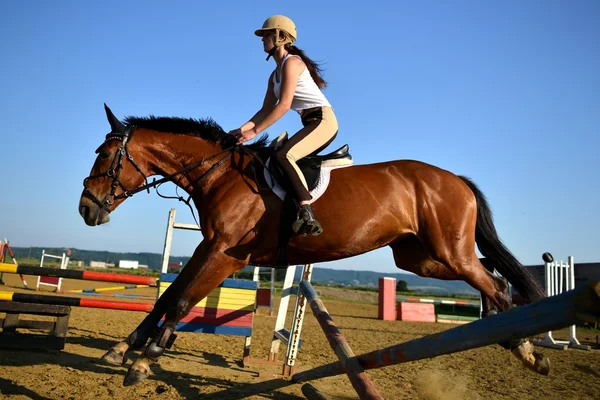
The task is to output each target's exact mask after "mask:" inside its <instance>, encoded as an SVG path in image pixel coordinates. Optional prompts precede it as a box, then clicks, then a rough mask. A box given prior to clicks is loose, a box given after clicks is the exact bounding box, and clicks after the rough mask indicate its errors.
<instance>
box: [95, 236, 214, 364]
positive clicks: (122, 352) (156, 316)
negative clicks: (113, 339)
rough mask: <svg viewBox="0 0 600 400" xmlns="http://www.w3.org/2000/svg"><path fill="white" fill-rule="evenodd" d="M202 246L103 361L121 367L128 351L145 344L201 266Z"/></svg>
mask: <svg viewBox="0 0 600 400" xmlns="http://www.w3.org/2000/svg"><path fill="white" fill-rule="evenodd" d="M204 246H205V243H204V242H202V243H200V245H199V246H198V247H197V248H196V250H195V251H194V254H193V255H192V257H191V258H190V260H189V261H188V263H187V264H186V266H185V268H183V270H182V271H181V273H180V274H179V275H178V276H177V278H176V279H175V281H174V282H173V283H172V284H171V285H170V286H169V287H168V288H167V290H165V292H164V293H163V294H162V296H160V298H158V300H157V301H156V303H155V304H154V308H153V309H152V311H151V312H150V313H149V314H148V315H147V316H146V318H144V320H143V321H142V322H141V323H140V325H138V327H137V328H135V330H134V331H133V332H131V333H130V334H129V336H128V337H127V339H125V341H123V342H119V343H117V344H116V345H114V346H113V347H112V348H111V349H110V350H109V351H108V352H106V354H104V355H103V356H102V360H103V361H105V362H107V363H109V364H112V365H123V364H125V363H126V362H127V352H128V351H129V350H133V349H140V348H142V347H143V346H144V345H145V344H146V342H147V341H148V339H149V338H150V336H151V335H152V333H153V331H155V330H156V329H157V326H158V323H159V322H160V319H161V318H162V317H163V316H164V315H165V313H166V312H167V311H168V310H169V309H170V308H172V307H173V305H174V304H176V303H177V300H178V299H179V298H180V296H181V294H182V293H183V292H184V290H185V287H186V285H187V283H188V282H190V281H191V280H192V279H194V276H196V274H197V273H198V270H199V269H200V267H201V266H202V263H203V258H204V257H205V255H206V250H205V249H204V248H203V247H204Z"/></svg>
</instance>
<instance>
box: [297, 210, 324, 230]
mask: <svg viewBox="0 0 600 400" xmlns="http://www.w3.org/2000/svg"><path fill="white" fill-rule="evenodd" d="M292 229H293V230H294V232H295V233H297V234H299V235H308V234H310V235H313V236H317V235H320V234H321V232H323V228H321V224H320V223H319V221H317V220H316V219H315V215H314V214H313V211H312V207H311V206H310V204H303V205H301V206H300V207H299V208H298V219H297V220H296V221H294V224H293V225H292Z"/></svg>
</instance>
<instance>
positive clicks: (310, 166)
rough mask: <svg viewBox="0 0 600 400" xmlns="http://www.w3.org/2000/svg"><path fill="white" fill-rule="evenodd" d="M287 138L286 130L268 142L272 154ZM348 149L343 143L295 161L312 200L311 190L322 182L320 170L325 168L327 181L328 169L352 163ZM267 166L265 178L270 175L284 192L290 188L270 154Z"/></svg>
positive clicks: (322, 177)
mask: <svg viewBox="0 0 600 400" xmlns="http://www.w3.org/2000/svg"><path fill="white" fill-rule="evenodd" d="M287 139H288V135H287V132H283V133H282V134H281V135H279V137H277V138H276V139H274V140H273V141H272V142H271V143H270V144H269V147H271V148H273V153H272V154H274V153H275V151H276V150H277V149H279V148H280V147H281V146H282V145H283V143H285V141H286V140H287ZM349 150H350V148H349V146H348V145H347V144H345V145H343V146H342V147H340V148H339V149H337V150H335V151H332V152H331V153H327V154H323V155H317V154H309V155H308V156H306V157H304V158H302V159H300V160H298V161H297V162H296V164H297V165H298V168H300V171H301V172H302V175H304V179H305V180H306V185H307V186H308V191H309V192H311V195H313V201H314V200H316V199H315V196H314V194H313V193H312V192H313V191H314V190H315V189H317V187H318V186H319V184H322V183H323V180H324V179H325V177H324V176H323V173H322V172H323V171H322V170H324V169H327V177H326V178H327V183H328V182H329V171H330V170H331V169H334V168H339V167H345V166H349V165H352V156H351V155H350V152H349ZM267 168H268V171H265V178H267V180H270V179H269V178H270V177H272V178H273V179H274V180H275V183H276V184H277V185H279V186H280V187H281V188H282V189H283V190H285V192H287V191H288V190H289V189H290V188H289V183H288V180H287V179H286V177H285V175H284V174H283V172H282V170H281V168H280V167H279V165H278V164H277V162H274V157H273V156H270V157H269V159H268V160H267ZM267 172H268V173H269V174H270V177H267V176H266V175H267ZM325 188H326V185H325V187H323V192H324V189H325ZM321 194H322V193H319V196H320V195H321ZM278 195H279V194H278ZM279 196H280V198H281V197H282V196H281V195H279ZM282 200H283V198H282Z"/></svg>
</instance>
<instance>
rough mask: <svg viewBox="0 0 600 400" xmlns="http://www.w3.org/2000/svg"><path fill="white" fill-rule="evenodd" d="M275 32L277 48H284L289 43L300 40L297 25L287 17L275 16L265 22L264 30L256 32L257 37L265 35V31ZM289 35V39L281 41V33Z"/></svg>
mask: <svg viewBox="0 0 600 400" xmlns="http://www.w3.org/2000/svg"><path fill="white" fill-rule="evenodd" d="M270 30H275V47H279V46H283V45H284V44H287V43H290V44H292V43H294V42H295V41H296V39H298V35H297V33H296V25H295V24H294V22H293V21H292V20H291V19H289V18H288V17H286V16H285V15H273V16H271V17H269V18H267V20H266V21H265V22H264V24H263V26H262V28H260V29H257V30H255V31H254V34H255V35H256V36H262V35H264V33H265V31H270ZM280 31H283V32H285V33H287V36H288V39H281V38H280V37H279V32H280Z"/></svg>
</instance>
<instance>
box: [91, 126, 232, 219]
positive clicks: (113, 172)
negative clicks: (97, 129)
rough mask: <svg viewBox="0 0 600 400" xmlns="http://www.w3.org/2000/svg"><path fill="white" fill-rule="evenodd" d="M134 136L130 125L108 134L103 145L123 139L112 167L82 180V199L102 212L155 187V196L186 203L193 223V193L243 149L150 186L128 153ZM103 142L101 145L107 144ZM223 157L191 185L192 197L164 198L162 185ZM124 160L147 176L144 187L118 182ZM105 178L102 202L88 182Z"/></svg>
mask: <svg viewBox="0 0 600 400" xmlns="http://www.w3.org/2000/svg"><path fill="white" fill-rule="evenodd" d="M132 134H133V127H131V126H128V127H126V128H125V130H124V131H123V132H122V133H121V132H110V133H109V134H107V135H106V139H105V140H104V143H106V142H108V141H110V140H120V141H121V145H120V146H119V149H118V150H117V152H116V153H115V156H114V158H113V160H112V163H111V165H110V167H109V168H108V169H107V170H106V171H104V172H101V173H98V174H94V175H90V176H88V177H87V178H85V179H84V180H83V187H84V190H83V196H85V197H87V198H88V199H90V200H92V201H93V202H94V203H95V204H96V205H97V206H98V207H100V208H101V209H102V210H104V211H106V212H108V213H110V207H111V206H112V205H113V204H114V203H115V202H116V201H119V200H121V199H126V198H128V197H131V196H133V195H134V194H136V193H139V192H142V191H144V190H146V191H148V193H150V188H152V187H154V188H156V193H158V195H159V196H161V197H163V198H175V199H178V200H179V201H183V202H184V203H185V204H186V205H187V206H188V207H189V208H190V210H191V211H192V216H194V220H195V219H196V217H195V215H194V210H193V209H192V207H191V205H190V200H191V198H192V195H193V194H194V192H195V191H196V190H197V189H198V187H199V184H200V183H202V182H203V181H204V180H205V179H206V178H207V177H208V176H209V175H210V174H211V173H212V172H213V171H215V170H216V169H217V168H218V167H219V166H221V165H222V164H223V163H224V162H225V161H226V160H227V159H228V158H230V157H231V156H233V153H235V151H236V150H238V149H239V148H240V147H242V148H243V146H241V145H234V146H231V147H228V148H226V149H224V150H223V151H220V152H218V153H216V154H213V155H211V156H208V157H205V158H203V159H201V160H200V161H197V162H195V163H192V164H190V165H187V166H185V167H184V168H182V169H180V170H179V171H177V172H174V173H172V174H170V175H167V176H164V177H163V178H161V179H158V180H156V179H153V180H152V182H151V183H148V177H147V176H146V175H145V174H144V173H143V172H142V169H141V168H140V167H139V166H138V165H137V163H136V162H135V161H134V159H133V157H132V156H131V154H130V153H129V151H128V150H127V143H128V141H129V139H130V138H131V136H132ZM104 143H103V144H102V145H104ZM96 152H97V151H96ZM226 153H227V154H226ZM222 154H225V156H224V157H223V158H221V159H220V160H219V161H218V162H216V163H215V164H213V165H212V166H211V167H210V168H209V169H208V170H207V171H206V172H205V173H204V174H202V176H201V177H200V178H199V179H197V180H196V181H195V182H194V184H193V185H192V186H193V190H192V192H191V193H190V195H189V196H188V198H187V200H186V199H184V198H183V197H181V196H177V197H168V196H163V195H161V194H160V193H159V192H158V186H160V185H162V184H163V183H165V182H168V181H170V180H171V179H172V178H174V177H176V176H177V175H181V176H180V177H179V180H178V182H179V181H180V180H181V179H182V178H183V177H184V176H185V175H184V174H185V173H186V172H189V171H191V170H193V169H195V168H198V167H200V166H201V165H202V164H204V163H205V162H206V161H208V160H211V159H213V158H215V157H218V156H220V155H222ZM125 159H127V161H129V162H130V163H131V165H133V167H134V168H135V169H136V171H137V172H138V173H139V174H140V175H142V176H143V177H144V184H143V185H141V186H139V187H137V188H135V189H127V188H126V187H125V185H123V183H122V182H121V181H120V180H119V177H120V175H121V170H122V169H123V162H124V160H125ZM103 177H108V178H112V184H111V187H110V193H109V194H108V195H106V196H105V197H104V200H100V199H99V198H98V197H97V196H96V195H94V193H92V191H91V190H90V189H89V188H88V186H87V183H88V182H89V181H90V180H92V179H97V178H103ZM117 188H120V189H121V193H119V194H117ZM111 198H112V200H111ZM196 223H197V221H196Z"/></svg>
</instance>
